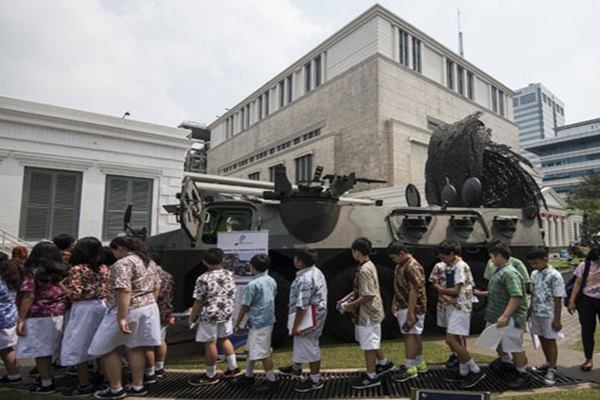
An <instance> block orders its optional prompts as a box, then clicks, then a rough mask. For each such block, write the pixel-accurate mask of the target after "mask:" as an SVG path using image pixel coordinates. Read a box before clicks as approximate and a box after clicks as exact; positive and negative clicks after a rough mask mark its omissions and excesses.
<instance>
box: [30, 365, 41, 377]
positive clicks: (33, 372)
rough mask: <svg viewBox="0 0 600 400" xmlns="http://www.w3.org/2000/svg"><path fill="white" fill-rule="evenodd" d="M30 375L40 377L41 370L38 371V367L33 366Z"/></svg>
mask: <svg viewBox="0 0 600 400" xmlns="http://www.w3.org/2000/svg"><path fill="white" fill-rule="evenodd" d="M29 376H31V377H38V376H40V371H38V369H37V367H33V368H32V369H31V371H29Z"/></svg>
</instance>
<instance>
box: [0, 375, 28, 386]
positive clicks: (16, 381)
mask: <svg viewBox="0 0 600 400" xmlns="http://www.w3.org/2000/svg"><path fill="white" fill-rule="evenodd" d="M21 383H23V378H22V377H21V376H19V377H18V378H16V379H9V378H8V375H4V376H3V377H2V378H0V385H20V384H21Z"/></svg>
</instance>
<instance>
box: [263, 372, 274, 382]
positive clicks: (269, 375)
mask: <svg viewBox="0 0 600 400" xmlns="http://www.w3.org/2000/svg"><path fill="white" fill-rule="evenodd" d="M265 376H266V377H267V380H268V381H269V382H275V380H276V379H275V371H273V370H270V371H265Z"/></svg>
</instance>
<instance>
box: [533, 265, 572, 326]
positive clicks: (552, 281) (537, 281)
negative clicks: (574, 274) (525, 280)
mask: <svg viewBox="0 0 600 400" xmlns="http://www.w3.org/2000/svg"><path fill="white" fill-rule="evenodd" d="M566 296H567V293H566V291H565V282H564V281H563V277H562V275H561V273H560V272H558V271H557V270H555V269H554V268H552V266H551V265H548V267H546V268H544V269H542V270H535V271H533V272H532V273H531V315H534V316H536V317H543V318H550V317H554V298H556V297H562V298H564V297H566ZM561 307H562V303H561Z"/></svg>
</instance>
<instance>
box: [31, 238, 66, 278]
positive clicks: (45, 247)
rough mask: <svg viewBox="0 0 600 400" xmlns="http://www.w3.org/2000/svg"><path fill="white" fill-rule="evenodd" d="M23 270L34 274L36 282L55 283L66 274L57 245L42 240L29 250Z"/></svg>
mask: <svg viewBox="0 0 600 400" xmlns="http://www.w3.org/2000/svg"><path fill="white" fill-rule="evenodd" d="M23 272H24V273H25V274H26V275H32V276H35V280H36V282H38V283H48V282H54V283H56V282H59V281H61V280H62V279H63V278H65V277H66V276H67V273H68V267H67V266H66V265H65V264H63V263H62V259H61V256H60V252H59V251H58V247H56V245H55V244H54V243H52V242H47V241H43V242H39V243H38V244H36V245H35V246H34V247H33V249H32V250H31V254H30V255H29V258H27V261H25V266H24V268H23Z"/></svg>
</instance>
